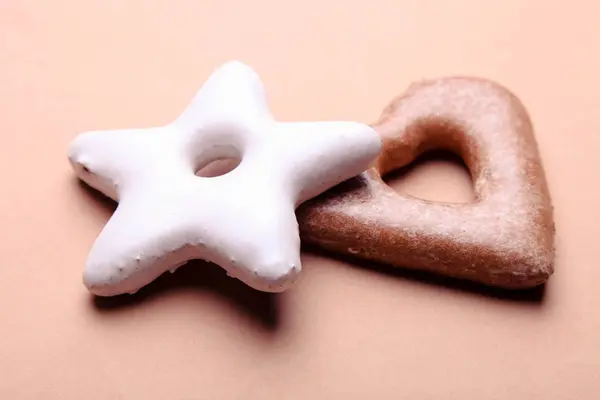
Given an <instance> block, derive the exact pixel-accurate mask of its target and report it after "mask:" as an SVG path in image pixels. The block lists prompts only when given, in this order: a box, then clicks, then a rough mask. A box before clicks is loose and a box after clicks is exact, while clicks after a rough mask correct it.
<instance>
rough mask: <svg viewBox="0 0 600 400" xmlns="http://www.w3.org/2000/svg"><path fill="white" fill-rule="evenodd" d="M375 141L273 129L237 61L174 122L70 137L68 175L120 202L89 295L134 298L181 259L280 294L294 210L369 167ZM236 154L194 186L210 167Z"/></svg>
mask: <svg viewBox="0 0 600 400" xmlns="http://www.w3.org/2000/svg"><path fill="white" fill-rule="evenodd" d="M380 150H381V141H380V139H379V135H378V134H377V133H376V132H375V131H374V130H373V129H372V128H371V127H369V126H367V125H364V124H360V123H357V122H297V123H285V122H277V121H275V120H274V119H273V118H272V115H271V113H270V111H269V107H268V105H267V101H266V96H265V93H264V89H263V85H262V83H261V81H260V78H259V77H258V75H257V74H256V73H255V72H254V71H253V70H252V69H251V68H250V67H248V66H246V65H245V64H242V63H241V62H237V61H232V62H229V63H226V64H224V65H223V66H221V67H220V68H219V69H217V70H216V71H215V72H214V73H213V74H212V75H211V76H210V77H209V79H208V80H207V81H206V83H205V84H204V85H203V87H202V88H201V89H200V91H199V92H198V93H197V94H196V96H195V97H194V99H193V100H192V102H191V104H190V105H189V106H188V107H187V108H186V110H185V111H184V112H183V113H182V114H181V115H180V116H179V117H178V118H177V119H176V120H175V121H173V122H172V123H170V124H168V125H166V126H161V127H154V128H148V129H123V130H111V131H90V132H85V133H82V134H80V135H78V137H77V138H75V140H74V141H73V143H72V144H71V147H70V149H69V160H70V162H71V164H72V166H73V168H74V170H75V172H76V174H77V175H78V177H79V178H80V179H81V180H83V181H84V182H86V183H87V184H88V185H90V186H91V187H93V188H95V189H97V190H99V191H100V192H102V193H104V194H105V195H107V196H109V197H110V198H112V199H113V200H115V201H118V202H119V205H118V207H117V209H116V211H115V213H114V215H113V216H112V217H111V218H110V220H109V221H108V223H107V224H106V226H105V227H104V229H103V230H102V232H101V233H100V235H99V237H98V238H97V240H96V242H95V243H94V245H93V247H92V249H91V252H90V254H89V258H88V261H87V264H86V267H85V271H84V284H85V285H86V286H87V288H88V289H89V290H90V291H91V292H92V293H94V294H96V295H100V296H112V295H117V294H122V293H133V292H135V291H137V290H138V289H139V288H141V287H142V286H144V285H146V284H148V283H150V282H151V281H153V280H154V279H155V278H157V277H158V276H159V275H161V274H162V273H164V272H166V271H168V270H173V269H174V268H176V267H177V266H179V265H182V264H184V263H185V262H187V261H188V260H190V259H204V260H208V261H211V262H214V263H215V264H218V265H220V266H221V267H223V268H224V269H225V270H226V271H227V272H228V274H229V275H231V276H233V277H236V278H238V279H240V280H242V281H243V282H245V283H246V284H248V285H249V286H251V287H253V288H255V289H258V290H262V291H270V292H279V291H283V290H285V289H287V288H289V287H290V285H291V284H292V283H293V282H294V281H295V279H296V277H297V275H298V273H299V272H300V270H301V265H300V239H299V235H298V224H297V221H296V216H295V213H294V211H295V208H296V207H297V206H298V205H300V204H301V203H302V202H304V201H306V200H308V199H310V198H312V197H314V196H316V195H318V194H320V193H322V192H324V191H325V190H327V189H329V188H331V187H333V186H335V185H336V184H338V183H340V182H342V181H344V180H346V179H348V178H350V177H352V176H355V175H357V174H359V173H360V172H362V171H364V170H365V169H367V168H368V167H369V166H370V164H371V163H372V162H373V161H374V159H375V157H376V156H377V155H378V154H379V152H380ZM227 157H240V158H241V163H240V164H239V166H237V167H236V168H235V169H234V170H232V171H231V172H228V173H226V174H224V175H221V176H218V177H211V178H204V177H198V176H196V175H195V173H196V171H198V170H200V169H201V168H202V167H204V166H206V165H207V164H209V163H210V162H212V161H214V160H216V159H221V158H227Z"/></svg>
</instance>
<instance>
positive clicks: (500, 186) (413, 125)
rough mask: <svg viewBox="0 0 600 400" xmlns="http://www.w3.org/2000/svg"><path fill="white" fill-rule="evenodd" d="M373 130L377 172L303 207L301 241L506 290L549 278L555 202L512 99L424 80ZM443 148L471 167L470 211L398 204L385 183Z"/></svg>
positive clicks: (527, 124)
mask: <svg viewBox="0 0 600 400" xmlns="http://www.w3.org/2000/svg"><path fill="white" fill-rule="evenodd" d="M373 126H374V127H375V129H376V130H377V131H378V132H379V133H380V134H381V136H382V140H383V150H382V153H381V155H380V157H379V158H378V159H377V161H376V165H375V167H374V168H372V169H371V170H369V171H367V172H365V173H363V174H362V175H361V176H359V177H357V178H354V179H353V180H352V181H350V182H346V183H345V184H344V185H342V186H341V187H338V188H336V189H335V190H333V191H331V192H328V193H326V194H324V195H323V196H321V197H319V198H316V199H314V200H312V201H310V202H308V203H307V204H306V205H304V206H301V208H300V209H299V211H298V213H297V214H298V218H299V223H300V230H301V235H302V238H303V240H304V241H305V242H309V243H313V244H317V245H319V246H321V247H323V248H326V249H329V250H333V251H336V252H340V253H347V254H351V255H354V256H358V257H361V258H365V259H368V260H374V261H378V262H381V263H386V264H392V265H395V266H402V267H409V268H414V269H422V270H428V271H432V272H435V273H440V274H443V275H447V276H452V277H456V278H463V279H469V280H472V281H477V282H481V283H484V284H488V285H492V286H499V287H505V288H527V287H532V286H537V285H539V284H541V283H544V282H545V281H546V280H547V279H548V278H549V277H550V275H551V274H552V273H553V269H554V266H553V262H554V232H555V226H554V220H553V209H552V202H551V199H550V194H549V191H548V186H547V183H546V177H545V174H544V168H543V165H542V161H541V159H540V155H539V152H538V146H537V142H536V139H535V136H534V132H533V127H532V124H531V121H530V118H529V116H528V113H527V111H526V109H525V107H524V106H523V104H522V103H521V101H520V100H519V99H518V98H517V97H516V96H515V95H513V94H512V93H511V92H510V91H509V90H507V89H506V88H504V87H503V86H500V85H499V84H497V83H494V82H492V81H489V80H484V79H480V78H467V77H451V78H441V79H436V80H430V81H424V82H420V83H417V84H413V85H411V86H410V87H409V88H408V90H407V91H406V92H405V93H404V94H402V95H400V96H398V97H397V98H395V99H394V100H393V101H392V102H391V103H390V104H389V105H388V106H387V107H386V108H385V109H384V110H383V113H382V115H381V117H380V119H379V121H377V122H376V123H375V124H374V125H373ZM438 149H442V150H448V151H451V152H454V153H456V154H457V155H459V156H460V157H462V159H463V160H464V161H465V164H466V165H467V166H468V168H469V171H470V172H471V176H472V180H473V186H474V192H475V201H474V202H473V203H469V204H451V203H439V202H431V201H426V200H421V199H418V198H414V197H410V196H406V195H401V194H398V193H396V192H395V191H394V190H393V189H391V188H390V187H389V186H387V185H386V184H385V183H384V181H383V180H382V179H381V176H384V175H386V174H388V173H390V172H392V171H394V170H397V169H399V168H401V167H404V166H406V165H408V164H410V163H411V162H413V161H414V160H415V159H416V158H417V157H418V156H420V155H421V154H423V153H425V152H427V151H430V150H438Z"/></svg>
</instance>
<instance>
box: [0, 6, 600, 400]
mask: <svg viewBox="0 0 600 400" xmlns="http://www.w3.org/2000/svg"><path fill="white" fill-rule="evenodd" d="M592 4H593V2H591V1H585V0H571V1H550V0H536V1H533V0H530V1H524V0H502V1H500V0H497V1H480V0H459V1H443V0H439V1H431V0H430V1H427V0H419V1H416V0H414V1H409V0H403V1H392V0H387V1H386V0H370V1H347V0H326V1H323V0H308V1H302V2H285V1H275V0H253V1H241V0H240V1H237V2H231V1H223V0H203V1H196V0H189V1H167V0H164V1H152V2H150V1H146V0H135V1H131V0H130V1H118V0H111V1H107V0H102V1H101V0H96V1H79V0H60V1H40V0H31V1H25V0H23V1H17V0H2V1H0V134H1V138H2V142H1V144H0V181H1V182H2V188H3V194H2V196H1V197H0V226H1V234H2V241H1V242H0V257H1V258H0V332H1V335H2V336H1V337H2V339H1V342H0V398H2V399H87V400H93V399H134V398H139V399H308V398H313V397H320V398H323V399H338V398H339V399H341V398H343V399H367V398H369V399H370V398H374V399H375V398H377V399H478V400H479V399H544V400H552V399H586V400H587V399H597V398H598V396H599V394H598V393H599V392H600V332H599V331H600V310H599V306H600V292H599V291H598V289H597V288H598V284H599V283H600V266H599V265H598V257H597V256H598V254H599V251H600V250H599V247H600V246H599V245H598V243H597V240H598V237H599V236H600V228H599V227H598V226H599V225H598V221H599V217H600V211H598V204H599V200H600V191H598V189H597V187H596V186H597V185H596V182H597V181H598V166H599V163H598V161H596V160H597V158H598V151H599V150H600V133H599V129H600V121H599V119H598V113H599V112H600V90H599V89H600V72H599V71H600V61H599V60H600V57H599V56H598V54H599V46H600V45H599V44H598V39H599V38H600V24H598V15H600V7H598V6H597V5H595V6H594V5H592ZM232 58H237V59H240V60H243V61H245V62H246V63H248V64H250V65H251V66H253V67H254V68H255V69H256V70H257V71H258V72H259V73H260V74H261V76H262V78H263V80H264V82H265V85H266V88H267V91H268V95H269V99H270V102H271V106H272V109H273V112H274V114H275V116H276V117H277V118H278V119H281V120H305V119H355V120H359V121H363V122H372V121H374V120H375V119H376V118H377V116H378V115H379V112H380V110H381V109H382V107H383V106H384V105H385V104H386V103H387V102H388V101H389V100H390V99H391V97H392V96H394V95H396V94H398V93H399V92H401V91H402V90H404V88H405V87H406V86H407V85H408V84H409V83H410V82H411V81H412V80H417V79H421V78H428V77H439V76H447V75H453V74H461V75H465V74H470V75H478V76H484V77H488V78H492V79H495V80H497V81H499V82H501V83H502V84H504V85H506V86H508V87H509V88H510V89H512V90H513V91H514V92H515V93H517V94H518V95H519V96H520V97H521V99H522V100H523V102H524V103H525V104H526V106H527V107H528V109H529V111H530V113H531V116H532V118H533V121H534V123H535V126H536V129H537V137H538V140H539V144H540V150H541V153H542V157H543V160H544V163H545V166H546V169H547V175H548V180H549V183H550V189H551V192H552V196H553V200H554V202H555V206H556V223H557V229H558V233H557V251H558V255H557V264H556V273H555V275H554V276H553V277H552V278H551V281H550V283H549V284H548V285H547V287H546V288H545V290H544V291H543V292H542V291H538V292H534V293H526V294H522V295H512V296H507V295H504V294H502V293H498V292H496V291H489V290H481V289H479V288H477V287H474V286H472V285H463V284H456V283H452V282H447V281H445V280H440V279H430V278H427V277H422V276H415V275H414V274H406V273H392V272H391V270H390V269H384V270H374V269H369V268H366V267H365V266H364V265H362V266H359V265H354V264H347V263H344V262H341V261H335V260H333V259H330V258H327V257H325V256H324V255H322V254H317V253H310V252H307V253H305V254H304V255H303V261H304V267H305V270H304V271H305V272H304V275H303V278H302V279H301V280H300V282H299V283H298V285H297V286H295V287H294V288H293V289H292V290H290V291H289V292H286V293H285V294H283V295H279V296H269V295H265V294H262V293H259V292H255V291H252V290H250V289H248V288H246V287H245V286H243V285H242V284H240V283H238V282H237V281H233V280H231V279H228V278H226V277H225V275H224V273H223V272H222V271H221V270H220V269H219V268H216V267H213V266H207V265H205V264H203V263H201V262H196V263H192V264H191V265H189V266H187V267H184V268H183V269H181V270H180V271H178V272H177V274H175V275H174V276H166V277H164V278H161V279H159V280H158V281H157V282H155V283H154V284H152V285H150V286H148V287H147V288H146V289H144V290H142V291H141V292H139V293H138V295H136V296H133V297H125V298H124V299H113V300H107V301H94V300H93V299H92V298H91V296H90V295H89V294H88V293H87V292H86V290H85V288H84V286H83V285H82V283H81V272H82V269H83V265H84V262H85V259H86V256H87V252H88V250H89V248H90V246H91V244H92V242H93V240H94V239H95V237H96V235H97V234H98V233H99V231H100V229H101V228H102V226H103V224H104V223H105V222H106V220H107V219H108V218H109V216H110V213H111V211H112V209H113V207H114V206H113V205H112V204H110V203H106V202H104V201H101V200H99V199H98V198H97V197H95V196H92V195H91V194H90V192H89V191H87V190H84V189H83V188H82V187H80V185H78V184H77V182H76V180H75V179H74V177H73V174H72V172H71V170H70V168H69V166H68V164H67V160H66V149H67V145H68V143H69V142H70V140H71V139H72V138H73V137H74V136H75V135H76V134H77V133H78V132H80V131H83V130H88V129H102V128H106V129H108V128H121V127H143V126H150V125H156V124H162V123H165V122H167V121H169V120H170V119H171V118H173V117H174V116H175V115H177V114H178V113H179V112H180V111H181V110H182V109H183V107H184V105H185V104H187V102H188V101H189V100H190V98H191V96H192V95H193V94H194V93H195V91H196V90H197V89H198V88H199V86H200V85H201V84H202V82H203V81H204V80H205V79H206V78H207V76H208V74H209V73H210V72H211V71H212V70H213V69H214V68H215V67H216V66H217V65H219V64H220V63H221V62H223V61H226V60H229V59H232ZM393 185H394V186H395V187H396V188H398V190H399V191H406V192H409V193H412V194H415V195H418V196H422V197H425V198H431V199H440V200H457V201H468V199H469V196H470V192H469V180H468V176H467V173H466V172H465V170H464V168H462V167H461V166H460V164H458V163H456V162H454V161H448V160H446V159H444V158H442V159H435V160H433V161H432V162H428V163H424V164H423V165H421V166H419V167H417V168H414V169H412V170H410V171H408V173H406V174H404V175H402V176H399V177H397V178H396V179H395V181H394V182H393Z"/></svg>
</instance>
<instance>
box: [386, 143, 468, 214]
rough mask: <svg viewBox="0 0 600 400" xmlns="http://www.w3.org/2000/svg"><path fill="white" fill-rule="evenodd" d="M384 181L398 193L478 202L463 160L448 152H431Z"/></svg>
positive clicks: (393, 173) (427, 198) (439, 199)
mask: <svg viewBox="0 0 600 400" xmlns="http://www.w3.org/2000/svg"><path fill="white" fill-rule="evenodd" d="M383 180H384V181H385V182H386V183H387V184H388V185H389V186H390V187H391V188H393V189H394V190H395V191H396V192H398V193H406V194H410V195H411V196H414V197H418V198H421V199H424V200H431V201H443V202H450V203H471V202H473V201H475V194H474V192H473V182H472V180H471V175H470V173H469V169H468V168H467V166H466V165H465V163H464V162H463V160H462V158H460V157H459V156H457V155H455V154H454V153H452V152H449V151H443V150H437V151H429V152H426V153H424V154H422V155H421V156H420V157H418V158H417V159H416V160H415V161H414V162H413V163H411V164H409V165H407V166H406V167H403V168H400V169H398V170H395V171H392V172H390V173H389V174H386V175H385V176H384V177H383Z"/></svg>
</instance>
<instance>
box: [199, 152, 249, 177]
mask: <svg viewBox="0 0 600 400" xmlns="http://www.w3.org/2000/svg"><path fill="white" fill-rule="evenodd" d="M241 161H242V159H241V158H240V157H224V158H219V159H217V160H214V161H211V162H210V163H208V164H207V165H205V166H203V167H202V168H200V169H198V170H197V171H196V176H199V177H202V178H214V177H216V176H221V175H225V174H227V173H229V172H231V171H233V170H234V169H236V168H237V166H238V165H240V162H241Z"/></svg>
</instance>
